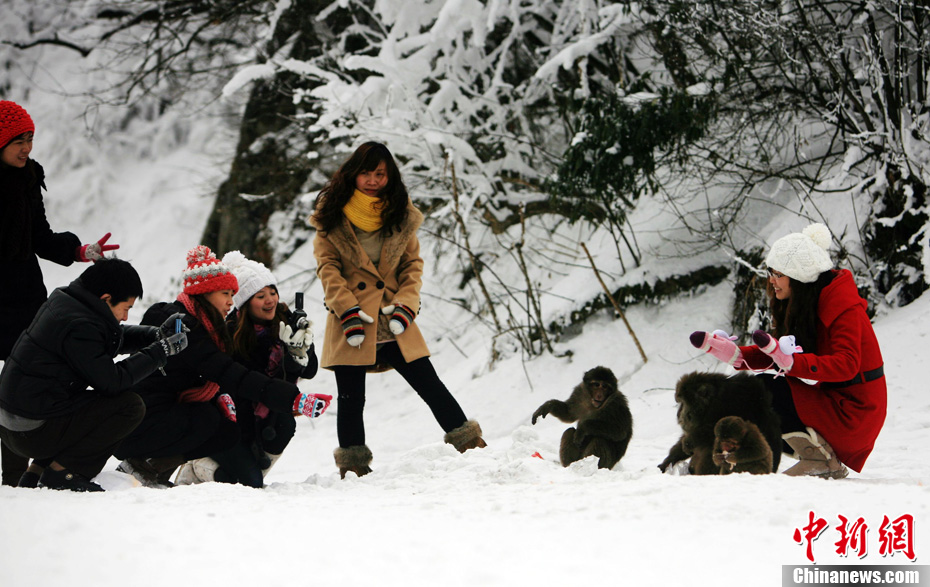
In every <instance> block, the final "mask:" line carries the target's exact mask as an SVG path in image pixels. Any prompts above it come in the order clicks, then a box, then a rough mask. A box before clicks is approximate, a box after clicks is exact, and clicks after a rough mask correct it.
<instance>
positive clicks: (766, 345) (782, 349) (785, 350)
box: [752, 330, 804, 372]
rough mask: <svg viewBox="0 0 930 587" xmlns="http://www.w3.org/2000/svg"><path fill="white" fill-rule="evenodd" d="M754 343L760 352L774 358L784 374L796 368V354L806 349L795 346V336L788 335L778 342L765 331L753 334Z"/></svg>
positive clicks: (757, 331)
mask: <svg viewBox="0 0 930 587" xmlns="http://www.w3.org/2000/svg"><path fill="white" fill-rule="evenodd" d="M752 341H753V342H754V343H756V346H757V347H759V350H760V351H762V352H763V353H765V354H767V355H768V356H770V357H772V360H773V361H774V362H775V365H776V366H777V367H778V369H779V370H780V371H782V372H787V371H789V370H790V369H791V367H793V366H794V357H793V356H792V355H794V353H800V352H803V350H804V349H802V348H801V347H799V346H797V345H795V344H794V336H792V335H790V334H789V335H787V336H783V337H781V338H779V339H778V340H777V341H776V340H775V339H774V338H772V337H771V336H769V333H768V332H765V331H764V330H756V331H755V332H753V333H752Z"/></svg>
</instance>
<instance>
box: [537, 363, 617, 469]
mask: <svg viewBox="0 0 930 587" xmlns="http://www.w3.org/2000/svg"><path fill="white" fill-rule="evenodd" d="M548 414H552V415H553V416H555V417H556V418H558V419H559V420H561V421H563V422H566V423H571V422H576V421H577V422H578V425H577V426H576V427H574V428H568V429H567V430H565V432H564V433H563V434H562V443H561V445H560V446H559V460H560V461H561V463H562V466H563V467H567V466H569V465H570V464H572V463H574V462H575V461H579V460H581V459H583V458H585V457H589V456H591V455H594V456H596V457H598V462H597V466H598V468H600V469H610V468H612V467H613V466H614V465H616V464H617V462H618V461H620V459H621V458H623V455H624V454H626V448H627V445H629V444H630V438H632V437H633V415H632V414H631V413H630V408H629V406H628V405H627V401H626V396H625V395H623V393H622V392H621V391H620V390H619V389H617V378H616V377H615V376H614V374H613V371H611V370H610V369H608V368H607V367H595V368H593V369H591V370H589V371H587V372H586V373H585V374H584V377H582V379H581V383H579V384H578V385H577V386H575V389H573V390H572V394H571V395H570V396H569V398H568V401H564V402H563V401H560V400H557V399H551V400H549V401H547V402H545V403H543V405H541V406H539V409H537V410H536V411H535V412H533V424H535V423H536V420H537V418H539V417H540V416H541V417H543V418H545V417H546V416H547V415H548Z"/></svg>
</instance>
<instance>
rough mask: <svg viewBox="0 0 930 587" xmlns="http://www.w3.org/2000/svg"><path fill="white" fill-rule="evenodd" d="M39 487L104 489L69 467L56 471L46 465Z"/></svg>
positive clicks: (80, 489) (78, 489)
mask: <svg viewBox="0 0 930 587" xmlns="http://www.w3.org/2000/svg"><path fill="white" fill-rule="evenodd" d="M39 487H45V488H48V489H67V490H69V491H103V487H100V486H99V485H97V484H96V483H94V482H93V481H90V480H88V479H86V478H85V477H83V476H82V475H78V474H77V473H72V472H71V471H69V470H68V469H62V470H61V471H56V470H54V469H52V468H51V467H46V469H45V471H43V472H42V476H41V477H39Z"/></svg>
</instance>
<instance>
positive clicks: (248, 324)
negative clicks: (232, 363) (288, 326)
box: [230, 302, 287, 360]
mask: <svg viewBox="0 0 930 587" xmlns="http://www.w3.org/2000/svg"><path fill="white" fill-rule="evenodd" d="M285 320H287V306H285V305H284V304H282V303H281V302H278V305H277V307H276V308H275V311H274V318H272V319H271V322H269V323H268V328H270V329H271V333H272V336H274V338H275V339H276V340H277V338H278V328H279V327H278V325H279V324H280V323H281V322H284V321H285ZM230 323H231V324H232V329H233V334H232V346H231V347H230V350H231V353H230V354H232V356H234V357H237V358H242V359H246V360H248V359H250V358H251V357H252V353H253V352H255V348H256V347H257V346H258V335H256V334H255V324H256V322H255V319H254V318H252V315H251V314H249V312H248V310H246V309H245V305H243V307H242V309H241V310H236V311H235V312H233V315H231V316H230Z"/></svg>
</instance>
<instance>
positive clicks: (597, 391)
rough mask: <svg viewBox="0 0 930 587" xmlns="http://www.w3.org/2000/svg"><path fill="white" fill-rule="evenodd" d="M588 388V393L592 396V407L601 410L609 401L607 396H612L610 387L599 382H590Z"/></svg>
mask: <svg viewBox="0 0 930 587" xmlns="http://www.w3.org/2000/svg"><path fill="white" fill-rule="evenodd" d="M587 386H588V393H590V394H591V405H592V406H594V408H595V409H597V408H600V407H601V406H602V405H604V402H605V401H607V396H608V395H610V392H611V389H610V386H609V385H608V384H607V383H605V382H603V381H599V380H594V381H589V382H588V383H587Z"/></svg>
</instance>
